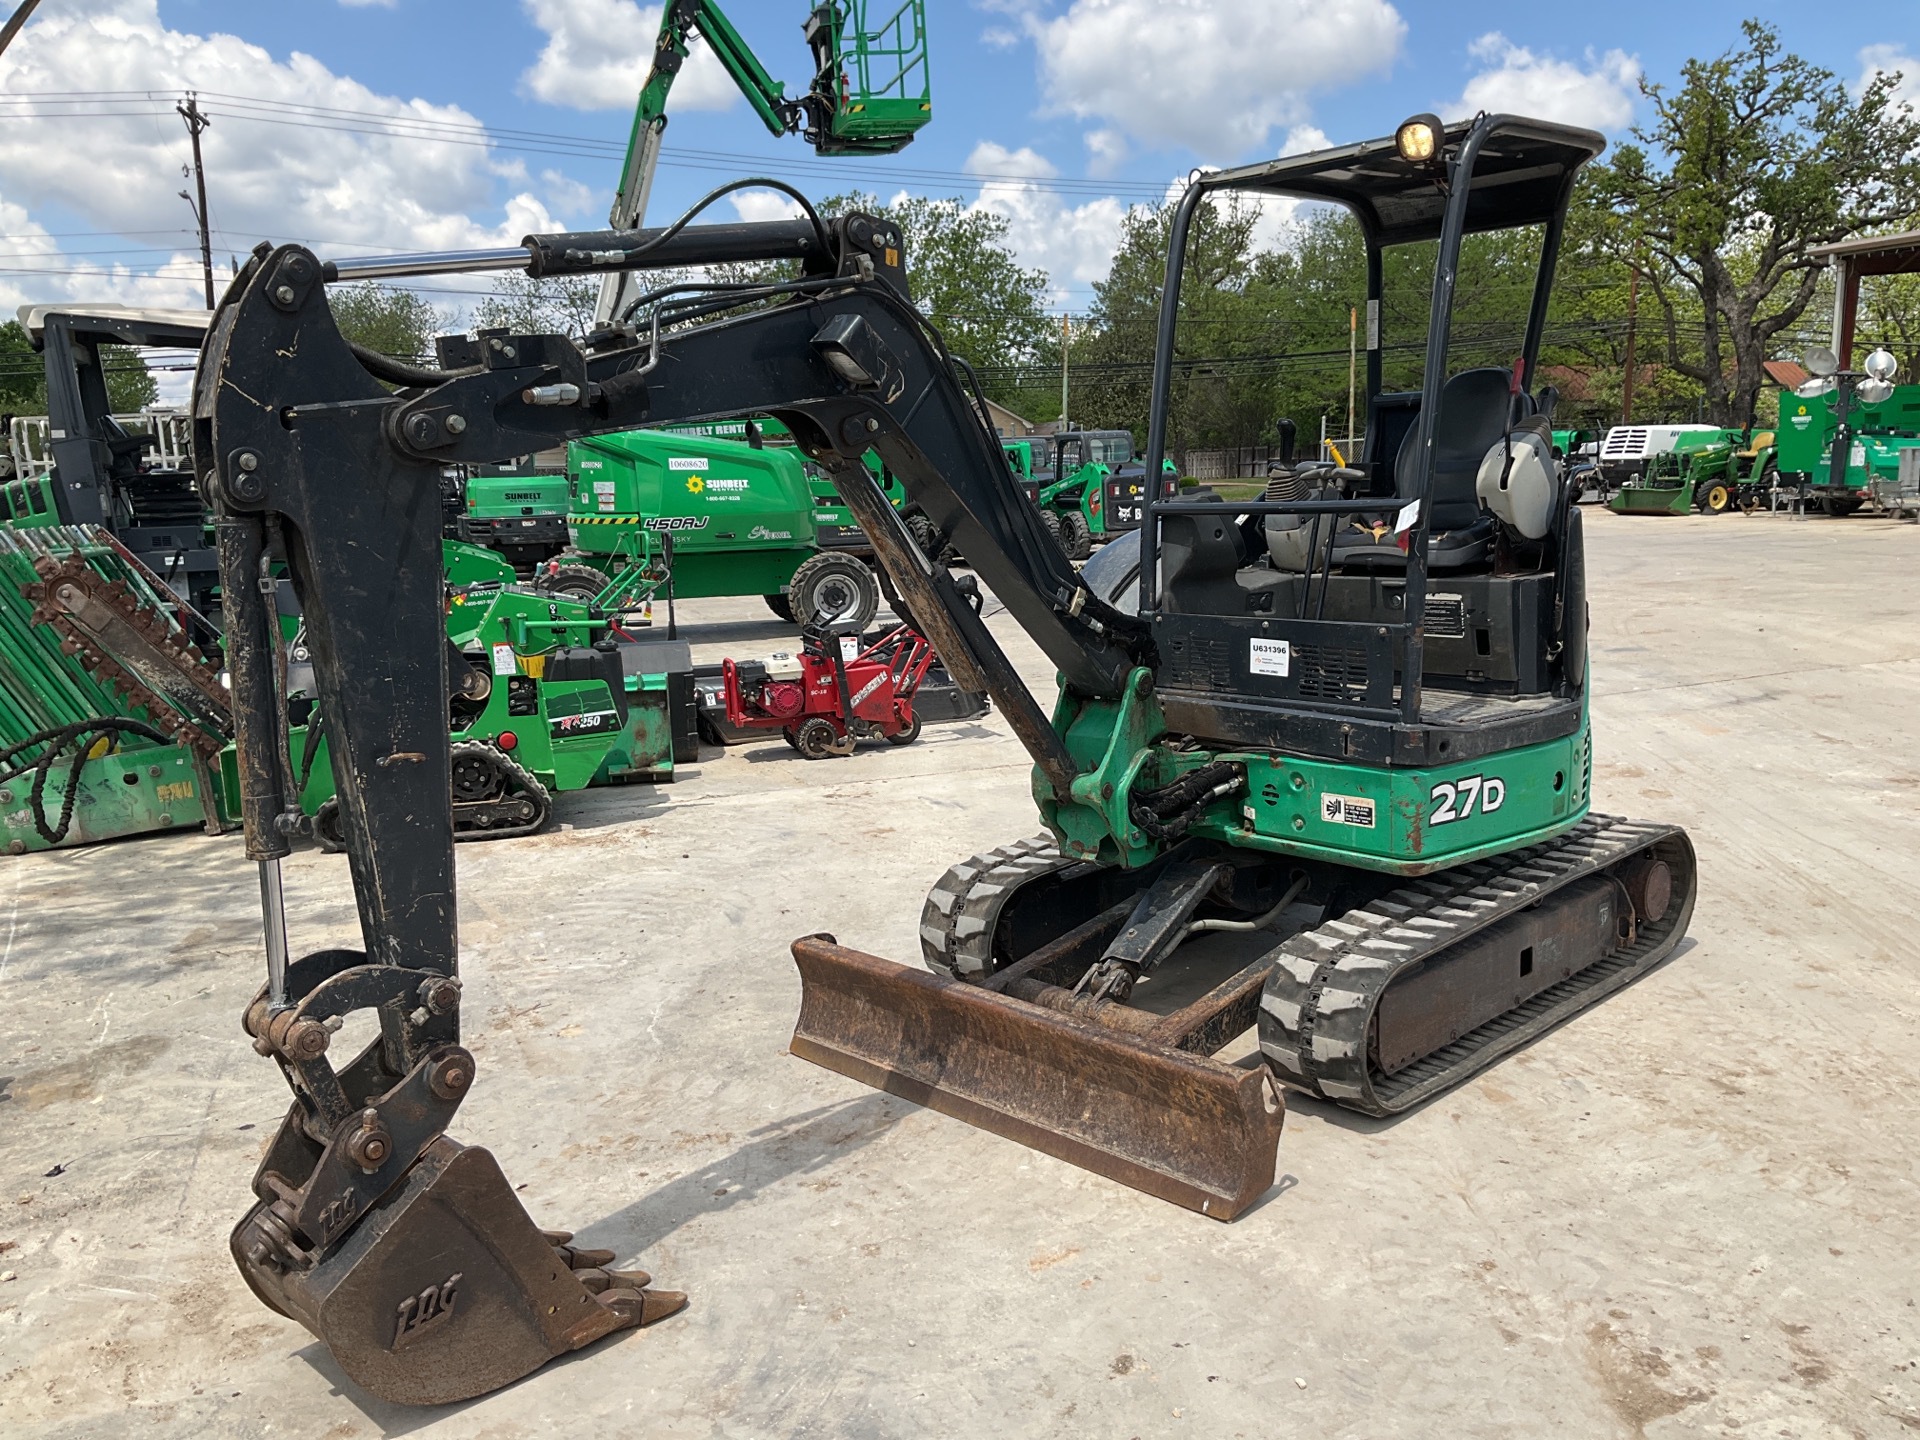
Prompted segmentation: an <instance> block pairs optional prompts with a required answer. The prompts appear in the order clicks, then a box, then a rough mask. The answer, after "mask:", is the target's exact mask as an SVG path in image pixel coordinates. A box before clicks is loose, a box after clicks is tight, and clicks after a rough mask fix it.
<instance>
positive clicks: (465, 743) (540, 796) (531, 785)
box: [448, 740, 553, 844]
mask: <svg viewBox="0 0 1920 1440" xmlns="http://www.w3.org/2000/svg"><path fill="white" fill-rule="evenodd" d="M463 754H467V755H476V756H479V757H481V758H484V759H485V760H486V761H487V762H488V763H489V764H491V765H493V766H494V768H496V769H497V770H499V771H500V773H501V775H502V776H503V777H504V779H505V781H506V784H505V787H504V791H503V793H502V795H501V800H509V799H511V798H513V796H514V795H516V794H521V795H525V796H526V797H527V798H528V799H530V800H532V801H533V805H534V811H533V818H532V819H531V820H526V821H523V822H521V823H520V824H518V825H487V826H480V825H475V824H473V823H471V822H470V821H469V822H467V823H465V824H463V823H462V816H461V813H460V812H461V810H462V809H463V808H465V807H463V806H462V805H461V803H460V802H459V801H457V800H456V801H455V802H454V805H453V838H454V839H455V840H457V841H460V842H461V843H463V844H464V843H466V842H468V841H476V840H512V839H514V838H516V837H517V836H521V835H534V834H537V833H539V831H540V829H541V828H542V827H543V826H544V825H545V824H546V823H547V821H548V820H550V819H552V818H553V796H552V794H551V793H549V791H548V790H547V787H546V786H544V785H542V784H541V783H540V782H539V780H538V779H536V778H535V777H534V775H533V773H532V772H531V771H530V770H528V769H527V768H526V767H525V766H523V765H522V764H520V762H519V761H517V760H515V759H514V758H513V757H512V756H511V755H509V754H507V753H506V752H505V751H504V750H501V749H499V748H498V747H497V746H493V745H489V744H487V743H486V742H484V741H481V740H458V741H455V742H454V745H453V748H452V749H451V750H450V751H449V752H448V764H449V765H451V764H452V762H453V761H455V760H457V759H459V758H460V756H462V755H463ZM474 803H475V806H476V807H477V806H480V805H497V804H499V803H500V801H499V800H482V801H476V802H474Z"/></svg>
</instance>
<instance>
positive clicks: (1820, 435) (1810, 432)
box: [1776, 382, 1920, 515]
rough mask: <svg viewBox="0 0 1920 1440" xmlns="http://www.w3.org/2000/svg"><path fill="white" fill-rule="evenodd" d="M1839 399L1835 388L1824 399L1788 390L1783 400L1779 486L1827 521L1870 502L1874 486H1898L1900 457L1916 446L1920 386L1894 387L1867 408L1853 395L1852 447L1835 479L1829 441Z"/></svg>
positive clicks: (1919, 431) (1919, 440) (1835, 424)
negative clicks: (1809, 505)
mask: <svg viewBox="0 0 1920 1440" xmlns="http://www.w3.org/2000/svg"><path fill="white" fill-rule="evenodd" d="M1816 385H1817V382H1816ZM1801 388H1802V389H1803V390H1806V389H1814V388H1816V387H1815V386H1814V385H1809V386H1803V387H1801ZM1838 398H1839V389H1838V387H1835V388H1832V389H1828V390H1827V391H1826V392H1825V393H1823V394H1801V393H1800V392H1799V391H1792V390H1789V391H1785V392H1783V393H1782V394H1781V396H1780V429H1779V449H1778V454H1777V459H1776V464H1777V465H1778V468H1779V472H1780V482H1781V484H1782V485H1785V486H1787V487H1789V488H1791V489H1793V490H1794V491H1796V492H1797V493H1798V494H1799V495H1801V496H1802V497H1803V498H1804V499H1805V500H1806V501H1808V502H1810V503H1811V504H1813V505H1815V506H1817V507H1818V508H1820V509H1821V510H1823V511H1825V512H1826V513H1827V514H1829V515H1851V514H1852V513H1853V512H1854V511H1855V510H1858V509H1859V508H1860V507H1861V506H1862V505H1864V504H1866V503H1867V501H1868V500H1870V499H1871V498H1872V486H1873V484H1874V482H1875V481H1876V480H1879V481H1881V482H1883V483H1887V482H1894V483H1897V481H1898V478H1899V471H1900V452H1901V451H1902V450H1905V449H1909V448H1912V447H1913V446H1914V445H1916V444H1920V385H1895V386H1894V387H1893V390H1892V393H1891V394H1889V395H1888V396H1887V397H1886V398H1885V399H1884V400H1881V401H1880V402H1879V403H1877V404H1870V403H1868V402H1867V400H1866V399H1865V398H1863V397H1862V396H1861V395H1859V394H1858V393H1857V392H1856V393H1853V394H1852V395H1851V397H1850V406H1849V415H1848V427H1849V428H1850V429H1851V431H1852V432H1853V434H1852V442H1851V444H1849V446H1848V447H1847V456H1846V464H1845V466H1844V468H1843V469H1842V470H1841V473H1840V474H1839V475H1838V476H1836V475H1835V473H1834V465H1833V458H1834V457H1833V437H1834V433H1835V432H1836V431H1837V430H1838V429H1839V419H1838V413H1837V411H1838V406H1837V404H1836V401H1837V400H1838Z"/></svg>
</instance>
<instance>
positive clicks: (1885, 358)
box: [1860, 350, 1900, 380]
mask: <svg viewBox="0 0 1920 1440" xmlns="http://www.w3.org/2000/svg"><path fill="white" fill-rule="evenodd" d="M1860 368H1861V369H1862V370H1865V371H1866V372H1867V374H1868V375H1869V376H1871V377H1872V378H1873V379H1875V380H1891V379H1893V377H1894V376H1895V375H1898V374H1899V373H1900V362H1899V361H1898V360H1896V359H1895V358H1894V355H1893V352H1892V351H1891V350H1875V351H1874V352H1873V353H1872V354H1871V355H1869V356H1867V358H1866V361H1865V362H1864V363H1863V364H1862V365H1861V366H1860Z"/></svg>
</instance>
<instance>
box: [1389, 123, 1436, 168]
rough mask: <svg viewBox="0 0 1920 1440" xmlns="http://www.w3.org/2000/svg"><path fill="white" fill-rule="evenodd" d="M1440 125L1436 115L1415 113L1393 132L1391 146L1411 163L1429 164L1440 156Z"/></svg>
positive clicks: (1403, 158)
mask: <svg viewBox="0 0 1920 1440" xmlns="http://www.w3.org/2000/svg"><path fill="white" fill-rule="evenodd" d="M1441 133H1442V127H1441V124H1440V117H1439V116H1438V115H1415V116H1413V117H1412V118H1411V119H1408V120H1403V121H1401V122H1400V128H1399V129H1398V130H1396V131H1394V132H1393V148H1394V149H1396V150H1398V151H1399V152H1400V158H1401V159H1402V160H1405V161H1407V162H1408V163H1409V164H1413V165H1431V164H1433V163H1434V161H1436V160H1437V159H1439V158H1440V136H1441Z"/></svg>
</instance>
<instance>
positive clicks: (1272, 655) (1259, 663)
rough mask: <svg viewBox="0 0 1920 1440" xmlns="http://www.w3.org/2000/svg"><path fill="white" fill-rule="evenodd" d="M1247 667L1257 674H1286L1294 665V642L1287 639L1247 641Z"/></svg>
mask: <svg viewBox="0 0 1920 1440" xmlns="http://www.w3.org/2000/svg"><path fill="white" fill-rule="evenodd" d="M1247 644H1248V646H1249V647H1250V649H1249V651H1248V654H1247V669H1249V670H1250V671H1252V672H1253V673H1254V674H1255V675H1285V674H1286V673H1287V672H1288V670H1290V669H1291V668H1292V666H1293V644H1292V642H1291V641H1287V640H1261V639H1257V638H1256V639H1253V640H1249V641H1248V642H1247Z"/></svg>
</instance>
